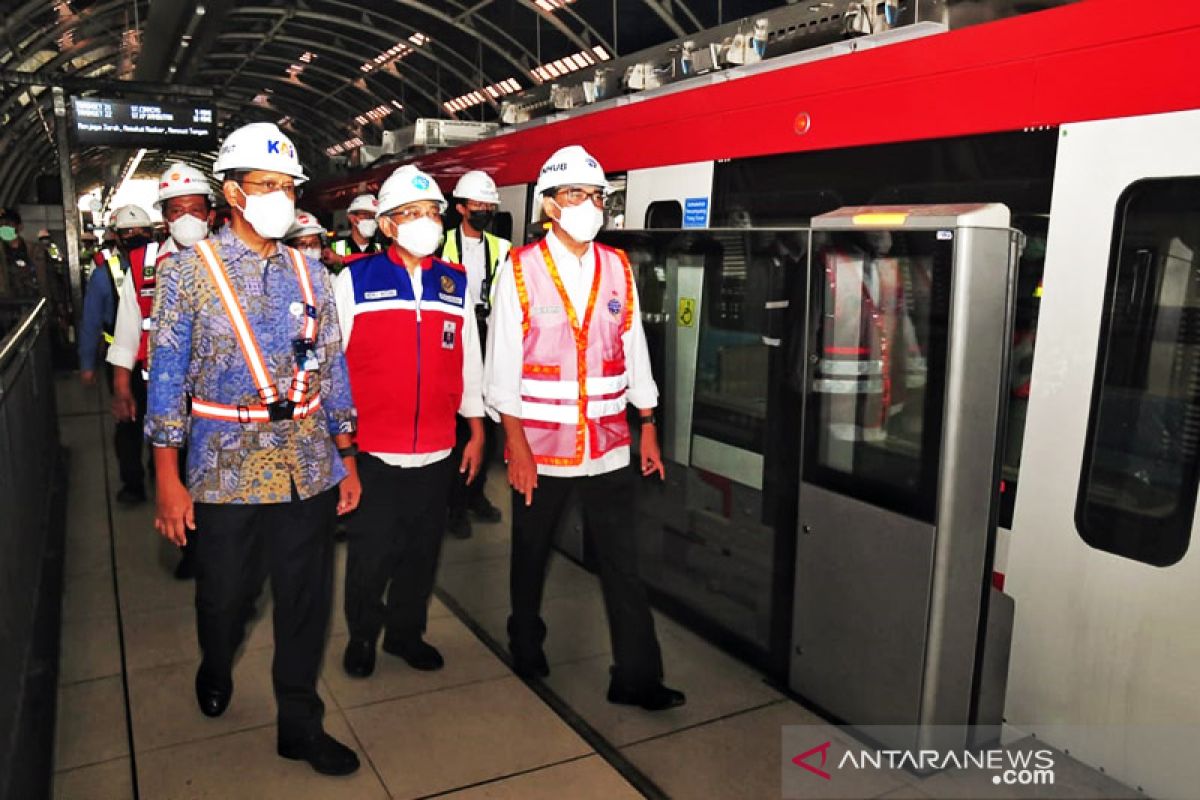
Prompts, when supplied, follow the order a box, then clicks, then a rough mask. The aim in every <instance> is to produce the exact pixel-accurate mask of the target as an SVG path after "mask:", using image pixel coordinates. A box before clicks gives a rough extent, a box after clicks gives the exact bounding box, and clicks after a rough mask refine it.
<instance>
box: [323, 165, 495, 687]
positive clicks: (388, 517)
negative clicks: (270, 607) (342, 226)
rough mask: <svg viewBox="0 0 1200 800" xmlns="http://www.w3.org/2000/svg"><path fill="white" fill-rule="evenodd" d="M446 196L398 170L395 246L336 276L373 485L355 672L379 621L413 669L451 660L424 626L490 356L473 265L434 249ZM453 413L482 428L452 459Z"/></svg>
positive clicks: (425, 179) (364, 535)
mask: <svg viewBox="0 0 1200 800" xmlns="http://www.w3.org/2000/svg"><path fill="white" fill-rule="evenodd" d="M445 208H446V201H445V199H444V198H443V196H442V193H441V190H440V189H438V186H437V184H436V183H435V182H434V181H433V179H432V178H430V177H429V176H428V175H426V174H424V173H423V172H421V171H420V170H418V169H416V168H415V167H413V166H411V165H407V166H403V167H401V168H400V169H398V170H396V171H395V172H394V173H393V174H392V175H391V176H390V177H389V178H388V179H387V180H386V181H384V183H383V186H381V187H380V190H379V222H380V228H381V230H382V231H383V233H384V234H385V235H386V236H387V237H388V238H389V239H391V240H392V244H391V246H390V247H389V248H388V249H387V251H385V252H383V253H376V254H374V255H368V256H364V257H363V258H360V259H357V260H355V261H352V262H350V263H349V264H348V265H347V267H346V269H344V270H343V271H342V272H341V273H340V274H339V275H338V277H337V282H336V286H335V289H334V292H335V296H336V298H337V306H338V321H339V323H340V325H341V329H342V342H343V345H344V346H345V348H346V365H347V367H348V368H349V372H350V384H351V387H352V391H353V394H354V405H355V407H356V408H357V410H358V430H357V433H356V442H355V445H356V447H357V448H358V450H359V451H360V452H359V453H358V454H357V459H358V473H359V478H360V480H361V481H362V484H363V498H362V502H361V504H360V505H359V508H358V513H357V514H356V515H355V516H354V517H353V519H351V521H350V522H349V524H348V526H347V541H348V544H349V551H348V554H347V555H348V557H347V562H346V623H347V628H348V629H349V633H350V641H349V642H348V643H347V645H346V651H345V653H344V654H343V657H342V666H343V668H344V669H345V670H346V673H347V674H349V675H351V676H352V677H356V678H365V677H367V676H369V675H370V674H371V673H372V672H373V671H374V669H375V644H376V640H377V639H378V638H379V634H380V631H382V632H383V650H384V652H387V653H391V654H392V655H396V656H399V657H400V658H403V659H404V660H405V661H407V662H408V664H409V666H411V667H413V668H414V669H419V670H436V669H440V668H441V667H442V666H443V663H444V662H443V660H442V655H441V654H440V653H439V652H438V651H437V649H436V648H435V647H434V646H433V645H431V644H429V643H427V642H426V641H424V638H423V636H424V633H425V624H426V612H427V610H428V606H429V599H430V596H431V595H432V593H433V582H434V576H435V574H436V572H437V562H438V555H439V553H440V552H441V543H442V535H443V532H444V521H445V509H446V495H447V493H448V492H449V490H450V481H451V480H452V479H453V478H456V477H458V476H456V475H455V473H454V470H455V468H457V469H458V472H459V475H461V476H463V477H465V479H466V480H467V481H468V482H469V481H471V480H472V479H474V477H475V475H476V473H477V472H478V470H479V466H480V460H481V455H482V449H483V422H482V417H483V395H482V392H481V383H482V371H483V363H482V358H481V356H480V347H479V334H478V332H477V331H476V327H475V313H474V309H473V308H472V305H471V302H470V295H469V293H468V291H467V276H466V273H465V272H464V271H463V268H462V266H461V265H458V264H451V263H449V262H446V261H443V260H442V259H440V258H435V257H433V255H432V254H433V253H434V251H435V250H436V249H437V246H438V243H439V241H440V240H441V236H442V222H441V219H442V211H444V210H445ZM456 414H461V415H462V416H463V417H466V418H467V419H468V422H469V424H470V428H471V437H470V441H469V442H468V444H467V446H466V448H465V449H464V451H463V453H462V455H461V456H460V457H459V458H458V459H453V458H451V457H450V454H451V452H452V450H453V448H454V442H455V430H454V428H455V416H456ZM460 479H461V478H460ZM385 589H386V591H387V604H386V606H385V605H384V602H383V595H384V590H385Z"/></svg>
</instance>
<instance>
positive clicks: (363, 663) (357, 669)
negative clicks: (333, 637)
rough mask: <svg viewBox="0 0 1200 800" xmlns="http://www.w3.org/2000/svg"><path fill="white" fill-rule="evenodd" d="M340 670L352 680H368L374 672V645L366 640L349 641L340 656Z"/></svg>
mask: <svg viewBox="0 0 1200 800" xmlns="http://www.w3.org/2000/svg"><path fill="white" fill-rule="evenodd" d="M342 668H343V669H344V670H346V674H347V675H349V676H351V677H352V678H369V677H370V676H371V673H372V672H374V671H375V643H374V642H372V641H369V640H367V639H351V640H350V641H349V642H348V643H347V644H346V652H345V654H344V655H343V656H342Z"/></svg>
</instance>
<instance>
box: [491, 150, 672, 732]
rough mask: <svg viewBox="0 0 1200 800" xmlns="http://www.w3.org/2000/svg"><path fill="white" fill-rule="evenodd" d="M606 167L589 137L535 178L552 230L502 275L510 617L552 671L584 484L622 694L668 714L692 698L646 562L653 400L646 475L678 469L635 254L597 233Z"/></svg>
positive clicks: (519, 666) (497, 399)
mask: <svg viewBox="0 0 1200 800" xmlns="http://www.w3.org/2000/svg"><path fill="white" fill-rule="evenodd" d="M607 188H608V181H607V180H606V179H605V176H604V171H603V170H602V169H601V168H600V165H599V164H598V163H597V162H596V160H595V159H594V158H592V156H590V155H589V154H588V153H587V152H586V151H585V150H584V149H583V148H582V147H579V146H570V147H565V148H563V149H561V150H559V151H558V152H556V153H555V154H554V155H552V156H551V157H550V159H549V160H548V161H547V162H546V164H545V165H544V166H543V167H542V171H541V174H540V176H539V177H538V181H537V185H536V187H535V190H534V191H535V194H537V195H538V196H539V202H540V203H541V208H542V212H543V213H544V214H545V216H546V217H548V218H549V220H550V223H551V231H550V233H549V234H547V236H546V237H545V238H544V239H543V240H541V241H538V242H535V243H534V244H531V245H527V246H526V247H522V248H518V249H516V250H514V251H513V253H512V255H511V257H510V261H509V263H508V264H506V265H505V266H504V267H503V268H502V269H501V270H500V273H499V277H498V279H497V282H496V289H495V294H494V296H493V305H492V314H491V318H490V325H489V331H488V345H487V362H486V365H485V368H484V387H485V396H486V398H487V405H488V407H489V409H490V410H491V412H492V413H493V414H496V415H498V416H499V418H500V420H501V422H502V424H503V425H504V432H505V435H506V436H507V440H508V479H509V483H510V484H512V487H513V527H512V535H513V549H512V570H511V577H510V591H511V596H512V614H511V616H510V617H509V619H508V635H509V647H510V650H511V652H512V657H513V666H514V669H515V670H516V672H517V674H518V675H521V676H522V677H527V678H532V677H544V676H546V675H548V674H549V672H550V668H549V665H548V664H547V662H546V657H545V654H544V652H543V650H542V643H543V641H544V639H545V636H546V626H545V624H544V623H543V622H542V619H541V614H540V611H541V600H542V589H543V587H544V584H545V577H546V567H547V562H548V559H549V556H550V547H551V544H552V541H553V536H554V531H555V529H556V528H557V526H558V523H559V520H560V517H561V516H562V513H563V510H564V508H565V507H566V503H567V500H568V498H569V496H570V494H571V493H572V492H574V491H578V493H579V500H580V504H581V506H582V509H583V515H584V521H585V524H586V527H587V532H588V534H589V535H590V536H591V537H592V544H593V545H594V548H595V552H596V555H597V562H598V566H599V574H600V582H601V587H602V589H603V592H604V603H605V607H606V609H607V612H608V619H609V626H610V628H611V633H612V644H613V660H614V662H615V663H614V665H613V668H612V670H611V673H612V678H611V682H610V684H609V688H608V699H609V701H610V702H613V703H619V704H624V705H637V706H641V707H642V708H644V709H646V710H649V711H659V710H663V709H667V708H673V707H676V706H680V705H683V703H684V702H686V699H685V697H684V695H683V693H682V692H679V691H676V690H675V689H671V688H669V687H667V686H664V685H663V683H662V677H663V671H662V657H661V654H660V652H659V647H658V639H657V636H656V634H655V631H654V620H653V617H652V616H651V614H650V606H649V602H648V601H647V598H646V591H645V587H644V586H643V585H642V582H641V579H640V577H639V576H638V573H637V544H636V540H635V524H634V523H635V517H634V507H633V498H634V487H633V484H632V478H633V473H632V471H631V470H630V469H629V468H628V467H629V461H630V453H629V450H630V446H631V443H632V436H631V432H630V430H629V423H628V418H627V415H626V406H627V404H632V405H634V406H635V407H637V408H638V409H639V422H640V426H639V427H640V437H639V442H640V447H641V472H642V475H644V476H649V475H653V474H656V473H657V474H658V476H659V478H660V479H661V478H662V477H663V476H664V471H663V464H662V458H661V455H660V453H659V448H658V437H657V432H656V426H657V421H656V419H655V417H654V408H655V406H656V405H657V404H658V387H657V385H656V384H655V383H654V377H653V376H652V375H651V372H650V356H649V352H648V350H647V347H646V340H645V333H644V331H643V330H642V323H641V318H640V314H639V310H638V303H637V290H636V287H635V286H634V282H633V273H632V270H631V269H630V267H629V262H628V260H627V259H626V258H625V254H624V253H622V252H621V251H619V250H614V249H612V248H610V247H606V246H604V245H601V244H595V243H593V239H594V238H595V236H596V234H597V233H598V232H599V231H600V228H601V227H602V226H603V224H604V211H603V206H604V197H605V191H606V189H607Z"/></svg>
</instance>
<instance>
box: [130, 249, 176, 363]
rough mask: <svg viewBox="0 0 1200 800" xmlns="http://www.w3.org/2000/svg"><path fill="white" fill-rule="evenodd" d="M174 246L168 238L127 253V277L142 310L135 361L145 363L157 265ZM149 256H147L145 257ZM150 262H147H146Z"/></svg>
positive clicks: (156, 283)
mask: <svg viewBox="0 0 1200 800" xmlns="http://www.w3.org/2000/svg"><path fill="white" fill-rule="evenodd" d="M175 252H176V248H175V246H174V243H173V241H172V240H170V239H168V240H167V241H166V242H165V243H163V244H161V245H156V244H154V243H150V244H148V245H146V246H145V247H141V248H138V249H137V250H134V251H133V252H132V253H130V254H129V261H130V267H129V277H131V278H133V288H134V289H136V290H137V299H138V309H139V310H140V311H141V312H142V336H141V339H140V341H139V342H138V351H137V362H138V363H139V364H145V363H146V350H147V344H148V343H149V341H150V320H151V316H152V315H153V313H154V292H155V287H156V286H157V285H158V267H159V265H160V264H162V262H163V261H165V260H166V259H167V257H168V256H170V255H171V254H172V253H175ZM147 256H149V258H147ZM147 261H149V262H150V263H149V264H147V263H146V262H147Z"/></svg>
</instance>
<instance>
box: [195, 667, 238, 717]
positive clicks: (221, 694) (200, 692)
mask: <svg viewBox="0 0 1200 800" xmlns="http://www.w3.org/2000/svg"><path fill="white" fill-rule="evenodd" d="M232 696H233V683H232V681H231V682H230V683H229V688H226V689H222V688H218V687H216V686H215V685H213V684H210V683H208V682H207V681H205V680H204V679H203V678H202V677H200V673H199V672H197V673H196V703H197V705H199V706H200V713H201V714H203V715H204V716H206V717H219V716H221V715H222V714H224V713H225V709H227V708H229V698H230V697H232Z"/></svg>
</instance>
